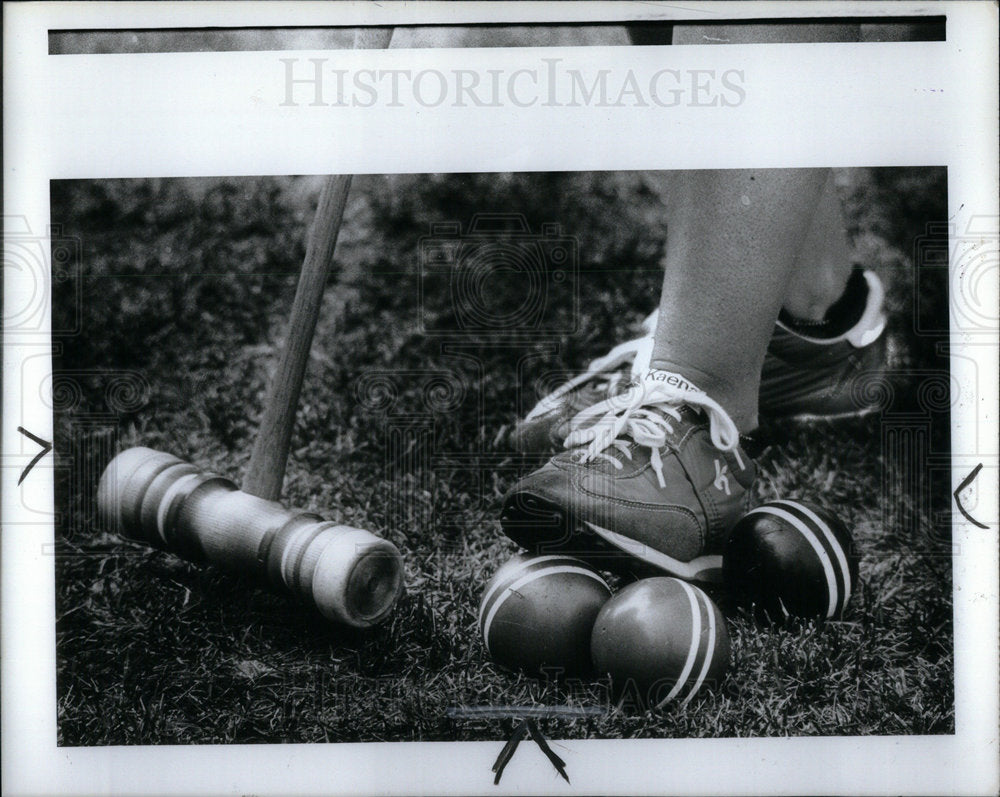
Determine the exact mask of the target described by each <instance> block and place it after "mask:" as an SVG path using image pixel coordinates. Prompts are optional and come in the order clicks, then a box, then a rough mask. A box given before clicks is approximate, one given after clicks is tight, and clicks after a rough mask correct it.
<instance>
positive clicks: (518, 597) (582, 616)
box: [479, 554, 611, 675]
mask: <svg viewBox="0 0 1000 797" xmlns="http://www.w3.org/2000/svg"><path fill="white" fill-rule="evenodd" d="M610 597H611V590H610V588H609V587H608V585H607V583H606V582H605V581H604V579H603V578H601V577H600V576H599V575H598V574H597V573H595V572H594V571H593V570H591V569H590V568H589V567H587V566H586V565H585V564H583V563H582V562H580V561H579V560H577V559H573V558H571V557H569V556H558V555H552V556H530V555H528V554H518V555H517V556H515V557H514V558H513V559H511V560H510V561H509V562H507V563H506V564H504V565H503V566H502V567H501V568H500V569H499V570H498V571H497V572H496V574H495V575H494V576H493V578H492V579H490V582H489V584H487V586H486V591H485V592H484V593H483V599H482V602H481V603H480V605H479V630H480V633H482V635H483V642H484V643H485V645H486V650H487V651H488V652H489V654H490V656H491V657H492V658H493V659H495V660H496V661H497V662H499V663H500V664H503V665H504V666H506V667H510V668H511V669H519V670H524V671H526V672H528V673H531V674H535V675H540V674H552V675H556V674H558V673H560V672H564V673H570V674H574V673H575V674H582V673H586V672H588V671H589V670H590V632H591V629H592V628H593V627H594V618H595V617H597V613H598V612H599V611H600V609H601V607H602V606H603V605H604V604H605V603H606V602H607V600H608V599H609V598H610Z"/></svg>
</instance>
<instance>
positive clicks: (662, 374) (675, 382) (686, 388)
mask: <svg viewBox="0 0 1000 797" xmlns="http://www.w3.org/2000/svg"><path fill="white" fill-rule="evenodd" d="M642 381H643V383H644V384H646V385H650V386H651V385H654V384H662V385H666V386H667V387H673V388H676V389H677V390H678V391H681V392H683V393H688V392H692V393H702V392H704V391H702V390H701V388H699V387H698V386H697V385H696V384H694V382H692V381H691V380H690V379H688V378H687V377H684V376H681V375H680V374H678V373H675V372H674V371H662V370H660V369H659V368H650V369H649V370H648V371H646V373H645V374H644V375H643V377H642Z"/></svg>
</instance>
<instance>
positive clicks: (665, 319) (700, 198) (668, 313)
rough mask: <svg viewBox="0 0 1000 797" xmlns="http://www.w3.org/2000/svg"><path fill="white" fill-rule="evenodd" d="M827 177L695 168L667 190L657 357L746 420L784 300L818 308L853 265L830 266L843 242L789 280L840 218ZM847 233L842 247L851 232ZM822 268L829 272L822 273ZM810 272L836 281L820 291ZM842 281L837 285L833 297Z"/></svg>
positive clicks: (732, 38)
mask: <svg viewBox="0 0 1000 797" xmlns="http://www.w3.org/2000/svg"><path fill="white" fill-rule="evenodd" d="M859 36H860V30H859V28H858V26H857V25H796V24H789V25H683V24H679V25H675V26H674V29H673V43H674V44H677V45H683V44H707V43H730V44H735V43H742V42H759V43H778V42H809V41H826V42H829V41H858V39H859ZM829 182H830V175H829V172H828V171H827V170H823V169H815V170H814V169H802V170H768V171H761V172H753V171H743V170H739V171H718V172H690V173H687V174H685V175H684V176H683V177H682V178H681V179H680V180H678V181H677V189H676V190H675V191H673V192H672V193H671V195H670V199H669V212H670V219H671V221H670V229H669V231H668V235H667V256H666V260H667V263H668V267H667V269H666V272H665V274H664V280H663V292H662V294H661V297H660V314H659V323H658V325H657V328H656V332H655V334H654V345H653V356H652V365H653V367H658V368H664V369H667V370H673V371H677V372H679V373H681V374H682V375H684V376H686V377H688V378H689V379H691V380H693V381H694V382H695V383H696V384H697V385H698V386H699V387H700V388H701V389H703V390H705V391H706V392H707V393H709V394H710V395H711V396H712V397H713V398H715V400H716V401H718V402H719V403H720V404H722V406H723V407H724V408H726V409H727V411H728V412H729V413H730V415H731V416H732V418H733V420H734V421H735V422H736V425H737V427H738V428H739V429H740V431H749V430H752V429H753V428H754V427H756V425H757V394H758V390H759V387H760V370H761V366H762V364H763V362H764V354H765V351H766V349H767V343H768V341H769V340H770V337H771V334H772V332H773V329H774V322H775V320H776V319H777V316H778V311H779V310H780V309H781V307H782V305H783V304H784V303H785V302H786V300H788V299H791V300H792V303H793V305H794V307H795V308H796V309H799V310H802V311H804V312H806V313H809V314H811V315H814V314H816V313H820V316H822V312H821V311H824V312H825V309H826V307H824V306H823V304H824V302H826V301H827V300H828V299H829V302H831V303H832V301H834V300H835V299H836V298H837V296H839V293H840V292H841V291H842V290H843V287H844V283H846V279H847V276H848V274H849V271H845V270H844V268H845V267H844V266H842V265H840V264H838V266H837V267H836V269H834V268H832V267H830V266H829V263H831V262H832V261H833V259H835V258H837V257H839V256H840V253H839V252H838V251H835V252H833V253H831V254H830V257H829V258H827V259H825V261H821V262H825V263H826V265H817V266H812V265H810V266H806V267H805V269H806V272H807V273H806V274H805V275H800V277H801V278H800V279H799V280H798V281H793V277H794V275H795V271H796V269H797V268H800V269H801V268H803V267H804V266H803V264H804V263H806V262H809V263H812V261H811V260H810V259H809V258H810V255H812V254H815V253H810V252H808V251H807V250H806V247H807V246H812V245H814V242H815V240H816V239H817V238H818V239H820V240H822V239H824V238H825V237H826V235H827V234H828V233H829V232H830V231H831V229H832V228H833V227H834V226H836V222H839V208H837V206H836V196H835V194H834V193H833V192H832V188H833V187H832V185H827V186H826V188H827V191H828V196H826V197H824V198H823V202H822V203H821V202H820V199H821V193H822V191H823V189H824V185H825V184H827V183H829ZM841 235H842V233H841ZM835 240H837V241H840V239H839V238H835ZM842 243H843V244H844V246H846V239H844V240H843V241H842ZM838 249H839V247H838ZM819 272H823V276H824V278H822V279H817V273H819ZM809 276H811V277H812V279H809V278H808V277H809ZM841 279H842V282H841V281H840V280H841ZM838 282H840V284H839V288H840V290H839V291H837V290H836V288H837V287H838V285H837V283H838ZM812 283H819V284H822V285H824V286H830V287H824V288H823V289H821V290H816V289H814V288H813V285H812ZM834 291H836V293H837V296H833V297H832V298H830V297H829V296H828V294H829V293H831V292H834ZM827 306H828V305H827ZM790 311H792V310H791V309H790ZM792 312H793V314H794V311H792Z"/></svg>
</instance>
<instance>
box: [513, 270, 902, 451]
mask: <svg viewBox="0 0 1000 797" xmlns="http://www.w3.org/2000/svg"><path fill="white" fill-rule="evenodd" d="M852 280H856V281H858V282H859V283H860V285H859V292H861V294H862V296H863V297H864V298H861V299H860V301H858V302H857V304H858V305H861V306H863V310H862V312H861V316H860V319H859V320H858V321H857V322H856V323H855V324H854V325H853V326H852V327H851V328H850V329H849V330H848V331H847V332H845V333H843V334H841V335H836V336H832V337H827V338H822V337H815V336H809V335H805V334H802V333H801V332H800V331H795V330H793V329H792V328H791V326H790V325H789V323H788V322H786V321H783V320H779V321H778V323H777V324H776V325H775V330H774V335H773V337H772V338H771V342H770V344H769V345H768V349H767V356H766V357H765V359H764V368H763V371H762V373H761V385H760V401H759V405H760V417H761V422H762V423H765V424H768V423H770V422H773V421H782V420H791V421H809V420H820V419H824V420H836V419H839V418H847V417H855V416H860V415H865V414H866V413H868V412H871V411H873V410H874V409H876V407H877V406H878V405H877V404H876V403H875V400H876V399H877V396H876V395H875V394H874V393H873V392H872V391H870V390H867V389H865V385H866V384H867V383H870V381H871V380H873V379H876V378H877V377H878V376H879V375H880V374H881V373H882V371H883V370H884V368H885V357H886V351H885V345H886V336H885V334H884V332H885V324H886V318H885V313H884V311H883V309H882V303H883V300H884V298H885V291H884V290H883V288H882V283H881V281H880V280H879V278H878V277H877V276H876V275H875V273H874V272H871V271H862V270H860V269H858V270H857V271H856V274H855V276H853V277H852ZM656 320H657V313H656V312H655V311H654V312H653V313H652V314H651V315H650V316H649V317H647V318H646V319H645V321H643V322H642V328H643V331H644V332H645V333H646V334H645V336H644V337H641V338H637V339H636V340H630V341H627V342H625V343H622V344H619V345H618V346H616V347H615V348H614V349H612V350H611V351H610V352H608V354H606V355H605V356H604V357H599V358H598V359H596V360H594V361H593V362H592V363H591V364H590V366H589V367H588V368H587V370H586V371H585V372H584V373H582V374H580V375H578V376H576V377H574V378H573V379H571V380H570V381H569V382H567V383H566V384H564V385H563V386H562V387H560V388H558V389H557V390H556V391H555V392H553V393H550V394H549V395H547V396H545V397H544V398H542V400H541V401H539V402H538V404H537V405H536V406H535V407H534V409H532V410H531V412H530V413H528V415H527V417H525V419H524V420H523V421H520V422H519V423H518V424H517V425H516V426H515V428H514V430H513V432H511V436H510V442H511V445H513V447H514V448H515V449H516V450H517V451H521V452H523V453H547V452H552V451H558V450H560V449H561V448H562V447H563V441H564V440H565V439H566V437H567V436H568V435H569V434H570V432H572V431H573V430H574V429H575V428H577V427H578V426H579V424H578V422H577V421H576V420H575V419H576V416H577V415H578V414H579V413H581V412H582V411H583V410H585V409H587V408H588V407H591V406H593V405H594V404H596V403H598V402H601V401H604V400H606V399H608V398H610V397H611V396H614V395H617V394H618V393H621V392H623V391H624V390H626V389H627V388H628V387H629V385H630V384H631V383H632V382H634V381H635V380H636V379H637V377H638V376H639V375H641V374H642V373H644V372H645V371H646V369H647V368H648V367H649V359H650V355H651V353H652V350H653V337H652V336H653V332H654V330H655V329H656Z"/></svg>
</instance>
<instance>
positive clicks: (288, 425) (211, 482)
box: [97, 28, 403, 628]
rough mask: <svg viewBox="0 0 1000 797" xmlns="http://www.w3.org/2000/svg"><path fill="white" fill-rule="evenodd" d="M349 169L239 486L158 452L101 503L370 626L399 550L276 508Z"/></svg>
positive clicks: (333, 180) (315, 245)
mask: <svg viewBox="0 0 1000 797" xmlns="http://www.w3.org/2000/svg"><path fill="white" fill-rule="evenodd" d="M391 36H392V29H391V28H371V29H366V30H363V31H359V32H358V33H357V34H356V35H355V39H354V48H355V49H381V48H386V47H388V46H389V40H390V39H391ZM350 185H351V177H350V175H336V176H331V177H328V178H327V180H326V182H325V184H324V186H323V189H322V192H321V194H320V198H319V206H318V208H317V211H316V217H315V219H314V220H313V224H312V228H311V229H310V232H309V239H308V244H307V247H306V257H305V262H304V263H303V265H302V273H301V275H300V277H299V282H298V286H297V288H296V292H295V299H294V301H293V304H292V311H291V318H290V321H289V327H288V335H287V338H286V340H285V345H284V349H283V351H282V353H281V358H280V361H279V363H278V368H277V371H276V373H275V375H274V378H273V380H272V382H271V386H270V390H269V392H268V397H267V402H266V404H265V407H264V414H263V417H262V419H261V425H260V430H259V432H258V435H257V439H256V442H255V444H254V449H253V453H252V455H251V457H250V464H249V466H248V468H247V471H246V475H245V477H244V479H243V488H242V490H240V489H237V487H236V485H235V484H234V483H233V482H231V481H230V480H228V479H226V478H223V477H222V476H218V475H215V474H212V473H208V472H206V471H203V470H201V469H200V468H198V467H196V466H194V465H192V464H189V463H187V462H184V461H183V460H181V459H178V458H177V457H175V456H173V455H171V454H166V453H163V452H159V451H154V450H152V449H149V448H142V447H138V448H130V449H127V450H125V451H123V452H122V453H120V454H119V455H118V456H116V457H115V458H114V459H113V460H112V461H111V463H110V464H109V465H108V466H107V468H106V469H105V471H104V473H103V475H102V476H101V481H100V484H99V486H98V498H97V502H98V510H99V512H100V514H101V516H102V518H103V520H104V522H105V524H106V525H107V526H108V527H110V528H111V529H113V530H115V531H117V532H118V533H121V534H123V535H125V536H126V537H130V538H132V539H137V540H141V541H143V542H146V543H148V544H151V545H154V546H156V547H159V548H164V549H166V550H168V551H171V552H173V553H176V554H178V555H180V556H182V557H184V558H186V559H190V560H193V561H208V562H211V563H214V564H218V565H222V566H225V567H227V568H229V569H231V570H237V571H241V572H245V573H250V574H258V575H261V576H263V577H264V578H265V579H266V580H267V581H269V582H270V583H271V584H273V585H275V586H277V587H279V588H281V589H285V590H288V591H291V592H292V593H294V594H296V595H298V596H299V597H300V598H303V599H305V600H306V601H307V602H310V603H312V604H314V605H315V606H316V608H317V609H319V611H320V613H321V614H322V615H323V616H325V617H327V618H328V619H331V620H334V621H337V622H340V623H344V624H347V625H351V626H355V627H359V628H364V627H368V626H371V625H374V624H376V623H378V622H380V621H382V620H384V619H385V618H386V617H387V616H388V615H389V613H390V612H391V611H392V608H393V606H394V605H395V603H396V600H397V599H398V597H399V596H400V594H402V591H403V560H402V556H401V555H400V553H399V551H398V549H397V548H396V546H394V545H393V544H392V543H390V542H387V541H386V540H383V539H381V538H379V537H376V536H375V535H374V534H372V533H370V532H368V531H364V530H362V529H356V528H352V527H350V526H342V525H338V524H336V523H333V522H330V521H326V520H324V519H323V518H322V517H321V516H320V515H316V514H313V513H311V512H304V511H301V510H295V509H291V510H290V509H286V508H285V507H283V506H282V505H281V504H279V503H278V499H279V497H280V495H281V488H282V483H283V482H284V476H285V467H286V464H287V461H288V452H289V446H290V442H291V436H292V431H293V428H294V425H295V416H296V410H297V408H298V403H299V393H300V391H301V387H302V379H303V376H304V374H305V370H306V366H307V363H308V359H309V349H310V346H311V345H312V339H313V333H314V331H315V329H316V321H317V318H318V316H319V309H320V305H321V303H322V300H323V292H324V289H325V287H326V282H327V276H328V274H329V270H330V266H331V265H332V263H333V255H334V249H335V247H336V243H337V234H338V232H339V230H340V224H341V220H342V219H343V215H344V206H345V204H346V202H347V194H348V191H349V189H350Z"/></svg>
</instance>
